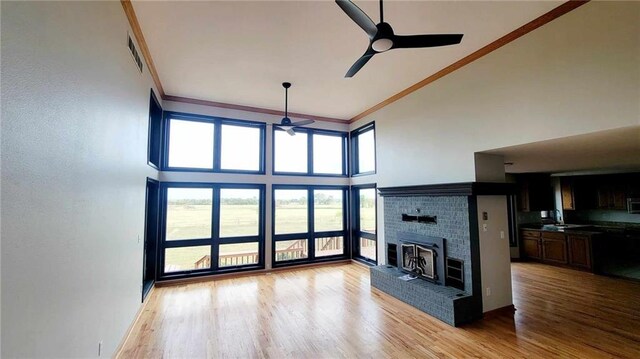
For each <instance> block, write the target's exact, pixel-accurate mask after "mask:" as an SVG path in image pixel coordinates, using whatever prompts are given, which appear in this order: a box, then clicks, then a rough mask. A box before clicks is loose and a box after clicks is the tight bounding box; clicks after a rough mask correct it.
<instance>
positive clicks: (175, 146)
mask: <svg viewBox="0 0 640 359" xmlns="http://www.w3.org/2000/svg"><path fill="white" fill-rule="evenodd" d="M213 131H214V126H213V123H207V122H196V121H184V120H177V119H171V120H170V121H169V167H182V168H210V169H213Z"/></svg>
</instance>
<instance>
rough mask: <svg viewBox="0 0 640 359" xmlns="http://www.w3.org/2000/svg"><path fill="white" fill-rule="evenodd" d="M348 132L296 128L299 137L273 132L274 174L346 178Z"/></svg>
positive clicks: (282, 132) (276, 130) (278, 130)
mask: <svg viewBox="0 0 640 359" xmlns="http://www.w3.org/2000/svg"><path fill="white" fill-rule="evenodd" d="M346 143H347V134H346V133H344V132H337V131H328V130H316V129H310V128H302V129H300V128H298V129H295V135H294V136H291V135H289V134H288V133H287V132H285V131H282V130H280V129H278V128H274V131H273V173H274V174H298V175H313V176H346V173H347V171H346V163H347V161H346Z"/></svg>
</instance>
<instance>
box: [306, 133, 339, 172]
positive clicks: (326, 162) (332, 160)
mask: <svg viewBox="0 0 640 359" xmlns="http://www.w3.org/2000/svg"><path fill="white" fill-rule="evenodd" d="M343 142H344V139H343V137H342V136H335V135H321V134H314V135H313V173H314V174H334V175H341V174H343V173H344V171H343V169H342V166H343V163H344V161H343V158H342V157H343V156H344V148H343Z"/></svg>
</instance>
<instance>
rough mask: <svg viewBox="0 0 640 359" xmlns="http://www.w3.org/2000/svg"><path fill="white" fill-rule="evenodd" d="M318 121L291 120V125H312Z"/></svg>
mask: <svg viewBox="0 0 640 359" xmlns="http://www.w3.org/2000/svg"><path fill="white" fill-rule="evenodd" d="M314 122H316V121H314V120H302V121H298V122H291V126H305V125H310V124H312V123H314Z"/></svg>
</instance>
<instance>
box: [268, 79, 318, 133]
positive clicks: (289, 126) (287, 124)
mask: <svg viewBox="0 0 640 359" xmlns="http://www.w3.org/2000/svg"><path fill="white" fill-rule="evenodd" d="M282 87H284V117H283V118H282V121H280V123H279V124H276V123H274V124H273V125H274V126H276V127H278V128H279V129H282V130H284V131H286V132H287V133H288V134H290V135H291V136H295V135H296V132H295V131H294V130H293V129H294V128H296V127H300V126H304V125H310V124H312V123H314V122H316V121H314V120H302V121H298V122H291V119H290V118H289V112H288V105H289V87H291V83H290V82H283V83H282Z"/></svg>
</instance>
